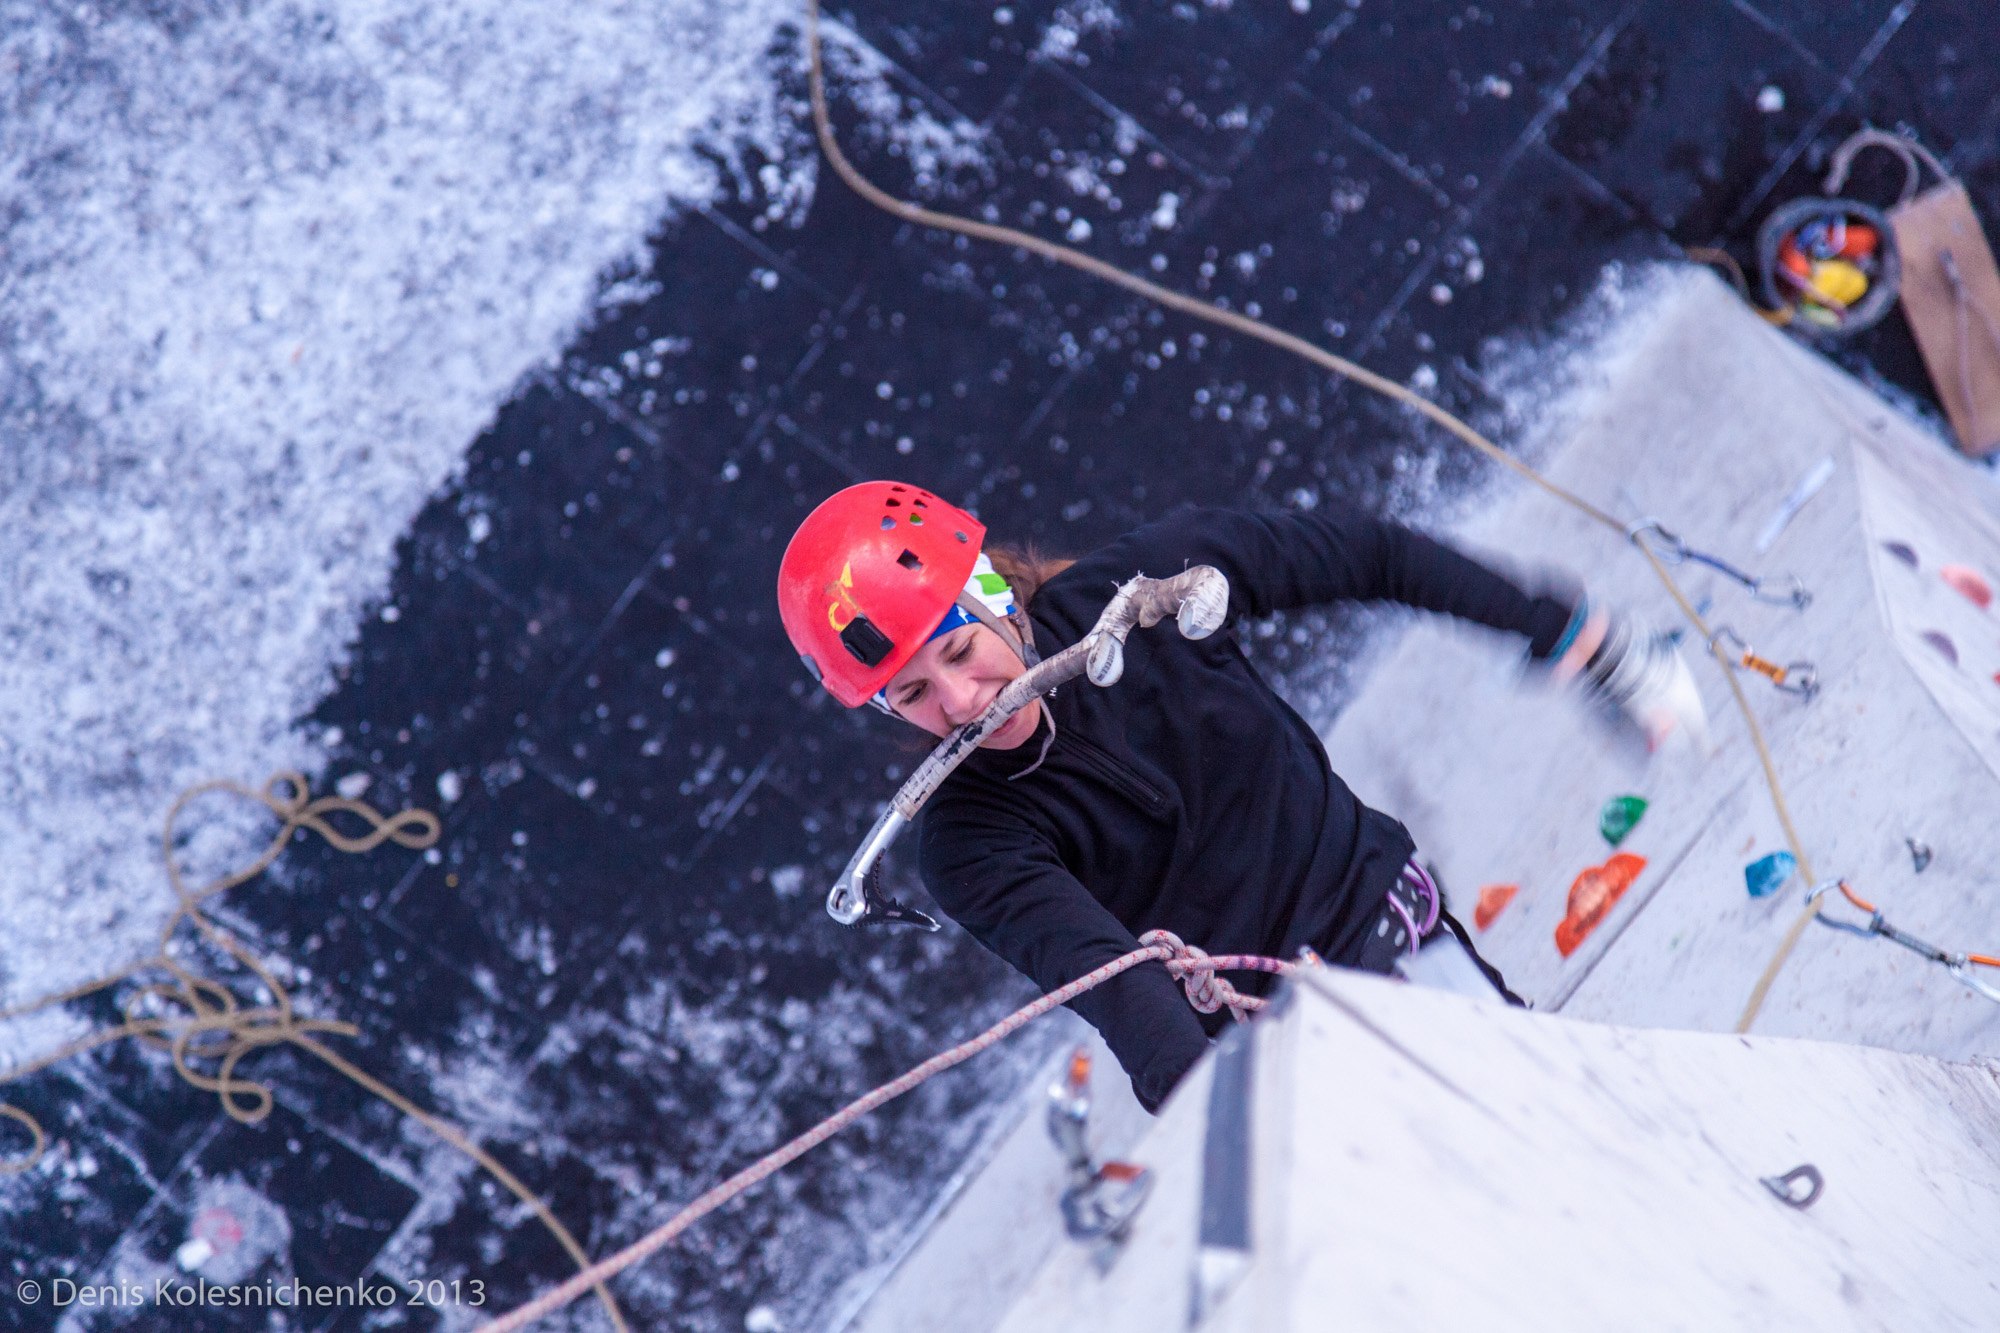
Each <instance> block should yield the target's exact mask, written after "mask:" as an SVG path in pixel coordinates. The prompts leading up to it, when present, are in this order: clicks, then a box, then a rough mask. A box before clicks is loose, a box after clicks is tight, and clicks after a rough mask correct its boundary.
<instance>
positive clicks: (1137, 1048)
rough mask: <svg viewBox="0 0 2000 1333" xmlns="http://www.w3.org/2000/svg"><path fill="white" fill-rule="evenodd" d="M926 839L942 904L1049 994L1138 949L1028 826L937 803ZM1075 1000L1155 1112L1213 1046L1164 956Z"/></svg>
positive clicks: (934, 890)
mask: <svg viewBox="0 0 2000 1333" xmlns="http://www.w3.org/2000/svg"><path fill="white" fill-rule="evenodd" d="M919 839H920V856H921V861H922V869H923V876H924V881H925V885H926V887H928V888H929V889H930V892H931V896H932V897H933V898H935V899H937V902H938V905H939V906H940V907H941V908H943V909H944V911H945V913H946V914H947V915H948V916H950V917H951V918H952V920H954V921H956V922H957V923H958V924H959V925H961V926H963V927H964V928H965V930H966V931H967V933H969V934H970V935H971V936H972V937H973V938H974V939H976V940H978V941H979V942H980V943H981V944H983V945H985V946H986V947H987V948H988V949H990V950H992V951H993V952H994V953H996V954H998V955H999V956H1000V957H1002V958H1004V959H1006V960H1007V962H1008V963H1010V964H1012V965H1013V966H1014V968H1015V969H1016V970H1018V971H1020V972H1021V973H1023V974H1024V975H1025V976H1027V977H1028V979H1029V980H1031V981H1033V982H1034V983H1035V985H1037V986H1038V987H1040V988H1041V990H1042V992H1043V994H1047V993H1048V992H1050V991H1052V990H1055V989H1056V988H1057V987H1059V986H1064V985H1067V984H1068V983H1069V982H1072V981H1074V980H1076V979H1077V978H1078V977H1080V976H1083V975H1084V974H1085V973H1087V972H1090V971H1092V970H1093V969H1095V968H1098V967H1102V966H1103V965H1104V964H1106V963H1108V962H1110V961H1112V960H1113V959H1115V958H1119V957H1122V956H1123V955H1125V954H1128V953H1130V952H1132V951H1133V950H1134V949H1136V948H1138V947H1139V942H1138V940H1137V939H1136V938H1134V937H1133V935H1132V933H1131V932H1130V931H1129V930H1127V929H1126V928H1125V927H1124V925H1123V924H1121V923H1120V922H1119V920H1118V919H1117V918H1116V917H1114V916H1113V915H1112V914H1111V913H1110V912H1109V911H1108V910H1106V908H1105V907H1104V905H1103V904H1101V903H1099V902H1098V901H1097V900H1096V899H1095V898H1093V897H1091V895H1090V892H1089V890H1087V889H1085V888H1084V887H1083V885H1082V883H1081V882H1080V881H1078V880H1077V878H1076V877H1075V876H1074V875H1072V874H1070V872H1069V871H1068V870H1067V869H1065V868H1064V866H1063V864H1062V862H1061V861H1060V860H1059V859H1058V858H1057V856H1056V853H1055V849H1054V848H1053V847H1051V846H1050V845H1049V844H1048V842H1047V841H1046V840H1045V839H1044V838H1042V837H1041V836H1040V835H1039V834H1037V833H1036V832H1035V831H1034V830H1033V829H1031V828H1029V827H1027V826H1026V825H1025V824H1021V823H1018V822H1016V821H1013V820H1008V819H1006V818H1004V817H1003V816H997V815H996V816H995V817H994V818H993V819H992V820H991V821H987V820H979V821H972V820H967V819H965V818H962V817H961V818H953V817H951V815H950V814H949V813H947V812H945V811H943V810H940V809H938V808H937V807H935V806H933V808H932V809H930V810H927V811H925V814H924V818H923V821H922V823H921V824H920V825H919ZM1069 1007H1070V1008H1071V1009H1074V1010H1075V1011H1076V1012H1077V1013H1078V1014H1080V1015H1082V1016H1083V1018H1084V1019H1085V1020H1086V1021H1087V1022H1089V1023H1090V1025H1091V1026H1092V1027H1094V1028H1096V1029H1097V1031H1098V1032H1099V1033H1100V1034H1101V1035H1102V1036H1103V1038H1104V1041H1105V1044H1106V1045H1108V1046H1109V1047H1110V1048H1111V1052H1112V1054H1113V1055H1115V1056H1117V1057H1118V1063H1119V1064H1120V1065H1121V1066H1123V1067H1124V1070H1125V1072H1126V1074H1127V1075H1129V1076H1130V1077H1131V1079H1132V1091H1133V1093H1134V1094H1135V1095H1136V1096H1137V1097H1138V1099H1139V1104H1140V1105H1142V1106H1144V1107H1145V1108H1146V1110H1148V1111H1154V1110H1157V1109H1158V1108H1159V1105H1160V1103H1161V1102H1162V1101H1163V1100H1164V1099H1165V1098H1166V1095H1167V1094H1168V1093H1169V1092H1171V1091H1172V1090H1173V1087H1174V1085H1175V1084H1176V1083H1179V1082H1180V1080H1181V1078H1182V1076H1183V1075H1185V1074H1186V1073H1187V1071H1188V1069H1189V1068H1190V1067H1191V1066H1192V1065H1193V1064H1194V1062H1195V1061H1196V1060H1197V1059H1199V1058H1200V1056H1201V1054H1202V1052H1203V1051H1205V1050H1206V1049H1207V1048H1208V1034H1207V1032H1206V1031H1204V1030H1203V1028H1202V1025H1201V1020H1200V1019H1199V1018H1197V1017H1196V1015H1195V1012H1194V1010H1193V1009H1192V1008H1190V1007H1189V1005H1188V1002H1187V997H1186V996H1185V994H1183V992H1182V990H1181V987H1180V983H1178V982H1176V981H1175V980H1174V979H1173V978H1172V977H1170V976H1168V975H1167V969H1166V967H1165V965H1164V964H1162V963H1158V962H1147V963H1142V964H1140V965H1139V966H1138V967H1135V968H1132V969H1131V970H1130V971H1127V972H1123V973H1121V974H1119V975H1118V976H1116V977H1113V978H1112V979H1111V980H1109V981H1107V982H1105V983H1103V984H1102V985H1099V986H1097V987H1095V988H1093V989H1092V990H1089V991H1086V992H1085V993H1084V994H1082V995H1080V996H1078V997H1077V998H1076V999H1074V1000H1072V1001H1071V1002H1070V1005H1069Z"/></svg>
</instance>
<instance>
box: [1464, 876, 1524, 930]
mask: <svg viewBox="0 0 2000 1333" xmlns="http://www.w3.org/2000/svg"><path fill="white" fill-rule="evenodd" d="M1520 891H1521V886H1520V885H1519V884H1488V885H1487V886H1486V887H1485V888H1483V889H1481V890H1480V891H1479V906H1477V907H1475V908H1473V909H1472V924H1473V925H1474V926H1477V927H1478V928H1479V929H1481V930H1484V929H1486V928H1487V927H1488V926H1490V925H1492V924H1493V918H1494V917H1496V916H1499V915H1500V909H1501V908H1503V907H1505V906H1506V905H1507V904H1508V903H1511V902H1513V901H1514V895H1515V894H1517V893H1519V892H1520Z"/></svg>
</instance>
